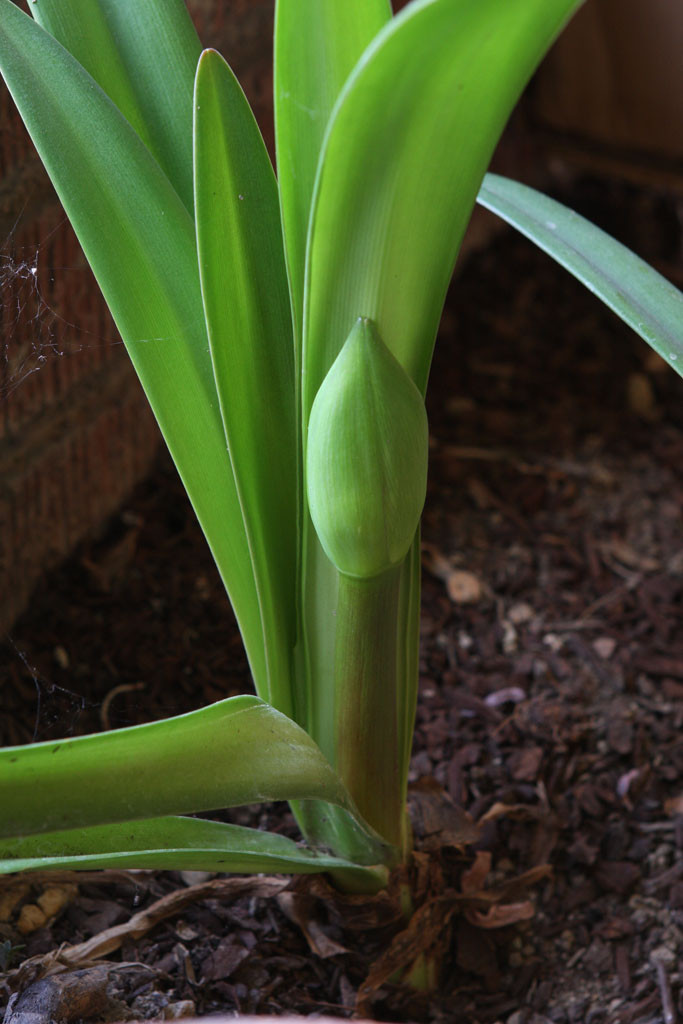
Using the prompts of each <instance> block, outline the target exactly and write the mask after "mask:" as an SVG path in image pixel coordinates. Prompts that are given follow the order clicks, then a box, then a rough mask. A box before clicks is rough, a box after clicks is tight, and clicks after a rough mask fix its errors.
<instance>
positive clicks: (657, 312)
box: [477, 174, 683, 376]
mask: <svg viewBox="0 0 683 1024" xmlns="http://www.w3.org/2000/svg"><path fill="white" fill-rule="evenodd" d="M477 201H478V202H479V203H481V205H482V206H485V207H486V208H487V209H489V210H492V211H493V212H494V213H497V214H498V216H499V217H502V218H503V220H506V221H507V222H508V224H512V226H513V227H515V228H517V230H518V231H521V232H522V234H523V235H526V236H527V238H530V239H531V240H532V242H535V243H536V244H537V245H538V246H539V247H540V248H541V249H543V251H544V252H547V253H548V255H549V256H552V258H553V259H554V260H556V261H557V262H558V263H559V264H560V265H561V266H563V267H564V268H565V270H568V271H569V272H570V274H573V275H574V277H576V278H578V280H579V281H581V282H582V283H583V284H585V285H586V287H587V288H588V289H589V290H590V291H592V292H593V293H594V294H595V295H597V296H598V297H599V298H601V299H602V301H603V302H604V303H605V304H606V305H607V306H609V308H610V309H611V310H613V311H614V312H615V313H616V314H617V316H618V317H620V318H621V319H622V320H623V321H624V322H625V323H627V324H628V325H629V326H630V327H632V328H633V330H634V331H635V332H636V333H637V334H639V335H640V336H641V338H644V339H645V341H646V342H647V343H648V344H649V345H651V346H652V348H654V349H655V351H657V352H658V353H659V355H660V356H662V358H663V359H665V360H666V362H667V363H668V364H669V366H672V367H673V369H674V370H676V372H677V373H679V374H680V375H681V376H683V293H681V292H680V291H679V290H678V288H675V287H674V285H672V284H670V283H669V281H667V280H666V278H664V277H662V275H661V274H658V273H657V271H656V270H653V269H652V267H650V266H648V264H647V263H645V262H644V261H643V260H641V259H640V257H638V256H636V255H635V253H633V252H631V250H630V249H627V248H626V246H624V245H622V244H621V243H620V242H617V241H616V240H615V239H614V238H612V237H611V236H610V235H608V234H606V233H605V232H604V231H602V230H601V229H600V228H598V227H596V226H595V225H594V224H591V222H590V221H588V220H585V219H584V218H583V217H581V216H579V214H578V213H574V211H573V210H569V209H568V208H567V207H566V206H563V205H562V204H561V203H558V202H556V201H555V200H554V199H550V198H549V197H548V196H545V195H543V194H542V193H541V192H536V191H535V190H534V189H532V188H528V187H527V186H526V185H521V184H520V183H519V182H516V181H510V180H509V179H508V178H501V177H500V176H499V175H497V174H487V175H486V177H485V178H484V184H483V185H482V187H481V190H480V192H479V196H478V200H477Z"/></svg>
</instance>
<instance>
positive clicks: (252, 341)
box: [194, 50, 297, 715]
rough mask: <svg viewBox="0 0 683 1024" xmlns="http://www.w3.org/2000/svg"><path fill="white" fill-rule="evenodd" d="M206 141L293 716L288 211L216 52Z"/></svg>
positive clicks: (205, 72)
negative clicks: (284, 217)
mask: <svg viewBox="0 0 683 1024" xmlns="http://www.w3.org/2000/svg"><path fill="white" fill-rule="evenodd" d="M194 139H195V206H196V222H197V246H198V252H199V270H200V276H201V285H202V296H203V300H204V311H205V316H206V323H207V327H208V333H209V342H210V345H211V356H212V359H213V367H214V374H215V379H216V384H217V388H218V396H219V399H220V406H221V414H222V416H223V423H224V425H225V433H226V436H227V439H228V447H229V449H230V458H231V460H232V466H233V470H234V474H235V480H236V484H237V491H238V494H239V497H240V501H241V505H242V512H243V517H244V522H245V525H246V532H247V538H248V541H249V549H250V553H251V560H252V565H253V571H254V577H255V580H256V588H257V591H258V596H259V601H260V605H261V615H262V619H263V624H264V637H265V645H266V651H265V653H266V660H267V666H268V687H267V689H264V690H261V691H259V692H261V696H263V697H265V698H267V699H268V700H269V701H271V703H273V704H274V705H275V706H276V707H278V708H279V709H280V710H281V711H284V712H285V714H290V715H291V714H292V700H291V685H290V671H291V657H292V650H293V648H294V642H295V638H296V617H295V610H296V598H295V593H296V556H297V522H296V517H297V509H296V500H297V499H296V494H297V458H296V427H295V420H294V416H295V399H294V349H293V340H292V333H291V316H290V307H289V294H288V289H287V274H286V271H285V260H284V250H283V243H282V230H281V227H280V210H279V205H278V194H277V184H276V182H275V175H274V174H273V169H272V167H271V164H270V160H269V158H268V153H267V151H266V148H265V145H264V143H263V140H262V138H261V134H260V132H259V129H258V126H257V124H256V121H255V120H254V117H253V115H252V113H251V110H250V108H249V104H248V103H247V100H246V97H245V95H244V93H243V92H242V90H241V88H240V86H239V83H238V82H237V80H236V78H235V77H234V75H233V74H232V72H231V70H230V68H229V67H228V65H227V64H226V63H225V61H224V60H223V58H222V57H221V56H220V54H218V53H216V52H215V50H207V51H206V52H205V53H204V54H203V56H202V58H201V60H200V62H199V67H198V69H197V81H196V91H195V125H194Z"/></svg>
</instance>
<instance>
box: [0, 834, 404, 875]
mask: <svg viewBox="0 0 683 1024" xmlns="http://www.w3.org/2000/svg"><path fill="white" fill-rule="evenodd" d="M57 868H60V869H65V870H76V871H86V870H97V869H99V868H126V869H132V868H151V869H155V870H173V871H218V872H226V871H229V872H232V873H236V874H257V873H258V872H263V871H268V872H271V871H275V872H279V873H283V874H284V873H286V874H290V873H292V874H317V873H319V872H323V871H325V872H331V873H333V874H334V875H335V876H336V877H338V879H339V881H340V882H342V883H343V884H344V886H345V888H346V889H347V891H348V889H349V888H353V889H354V890H356V891H360V890H362V891H370V892H373V891H376V890H377V889H379V888H381V887H382V886H383V885H385V884H386V880H387V869H386V868H382V867H378V868H374V867H360V866H358V865H356V864H352V863H351V862H350V861H347V860H344V859H343V858H340V857H333V856H332V855H331V854H327V853H318V852H317V851H315V850H308V849H306V848H305V847H301V846H298V845H297V844H296V843H295V842H293V841H292V840H291V839H287V838H286V837H285V836H280V835H276V834H275V833H273V832H259V831H258V830H257V829H253V828H243V827H242V826H240V825H226V824H223V823H222V822H217V821H203V820H201V819H199V818H179V817H165V818H150V819H147V820H144V821H132V822H130V821H128V822H123V823H121V824H118V825H102V826H99V827H97V826H96V827H93V828H85V829H70V830H67V831H61V832H49V833H46V834H44V835H39V836H27V837H25V838H21V839H4V840H2V839H0V874H7V873H9V872H14V871H45V870H47V869H50V870H53V869H57Z"/></svg>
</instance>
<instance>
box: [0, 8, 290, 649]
mask: <svg viewBox="0 0 683 1024" xmlns="http://www.w3.org/2000/svg"><path fill="white" fill-rule="evenodd" d="M189 7H190V9H191V11H192V15H193V17H194V19H195V22H196V24H197V28H198V30H199V33H200V36H201V38H202V41H203V42H204V43H205V44H206V45H210V46H215V47H216V48H217V49H219V50H220V51H221V52H222V53H223V54H224V55H225V56H226V58H227V59H228V60H229V61H230V63H231V64H232V66H233V68H234V70H235V72H236V73H237V75H238V77H239V78H240V81H241V82H242V84H243V87H244V89H245V91H246V92H247V95H248V96H249V98H250V100H251V102H252V104H253V106H254V108H255V111H256V114H257V117H259V119H260V120H261V123H262V124H263V126H264V132H265V135H266V139H267V141H268V143H269V144H270V145H271V147H272V136H273V130H272V112H271V102H270V96H271V92H272V78H271V71H270V66H271V36H272V7H273V0H231V3H229V4H227V3H224V2H216V0H190V3H189ZM159 444H160V436H159V432H158V430H157V427H156V424H155V422H154V419H153V417H152V415H151V413H150V411H149V409H148V407H147V403H146V400H145V398H144V395H143V393H142V390H141V388H140V386H139V384H138V382H137V378H136V377H135V374H134V373H133V371H132V369H131V366H130V364H129V362H128V357H127V355H126V352H125V349H124V348H123V346H122V345H121V344H120V341H119V339H118V337H117V334H116V330H115V328H114V326H113V324H112V321H111V318H110V317H109V314H108V312H107V309H106V307H105V305H104V303H103V301H102V299H101V297H100V295H99V291H98V289H97V286H96V284H95V282H94V280H93V278H92V275H91V274H90V271H89V269H88V268H87V266H86V264H85V260H84V258H83V255H82V253H81V251H80V248H79V246H78V243H77V241H76V239H75V237H74V235H73V232H72V231H71V228H70V227H69V225H68V223H67V222H66V219H65V216H64V213H63V211H62V209H61V206H60V204H59V202H58V200H57V198H56V196H55V194H54V191H53V190H52V187H51V185H50V183H49V181H48V179H47V176H46V175H45V173H44V171H43V169H42V166H41V164H40V161H39V160H38V158H37V156H36V155H35V153H34V151H33V147H32V145H31V141H30V139H29V138H28V135H27V133H26V131H25V129H24V127H23V125H22V123H21V121H20V119H19V117H18V115H17V114H16V112H15V110H14V106H13V104H12V101H11V99H10V97H9V95H8V93H7V90H6V89H5V87H4V85H3V84H2V83H1V82H0V633H2V632H4V631H5V630H7V629H8V628H9V627H10V625H11V623H12V622H13V620H14V619H15V617H16V616H17V615H18V614H19V613H20V612H21V611H22V610H23V608H24V607H25V606H26V604H27V602H28V601H29V599H30V595H31V591H32V589H33V587H34V585H35V583H36V581H37V579H38V578H39V577H40V576H41V575H42V574H43V573H44V572H45V571H46V570H47V569H49V568H50V567H51V566H54V565H55V564H57V563H58V562H59V561H60V560H62V559H63V558H64V557H65V556H66V555H67V554H68V553H69V552H70V551H71V550H72V549H73V547H74V545H75V544H76V543H77V542H78V541H79V540H80V539H81V538H82V537H84V536H85V535H87V534H88V533H91V532H93V531H96V530H97V528H98V527H100V526H101V524H102V523H103V521H104V520H105V519H106V518H107V516H109V515H110V514H112V513H113V512H114V511H115V510H116V509H117V508H118V507H119V506H120V504H121V503H122V502H123V501H124V500H125V497H126V495H127V494H128V493H129V492H130V490H131V488H132V487H133V486H134V485H135V483H137V482H138V481H139V480H140V479H142V478H143V477H144V476H145V474H146V473H147V471H148V469H149V466H150V463H151V461H152V459H153V457H154V455H155V453H156V451H157V450H158V447H159Z"/></svg>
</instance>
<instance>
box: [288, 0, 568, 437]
mask: <svg viewBox="0 0 683 1024" xmlns="http://www.w3.org/2000/svg"><path fill="white" fill-rule="evenodd" d="M579 3H580V0H506V2H505V3H504V4H502V3H501V2H500V0H416V2H414V3H411V4H409V5H408V6H407V7H406V8H405V9H404V10H403V11H402V12H401V14H399V15H398V16H397V17H395V18H394V19H393V20H392V21H391V22H390V23H389V24H388V25H387V26H386V27H385V28H384V29H383V30H382V31H381V32H380V33H379V35H378V36H377V37H376V38H375V40H374V42H373V43H372V44H371V45H370V46H369V47H368V49H367V50H366V51H365V53H364V54H363V56H362V58H361V60H360V61H359V63H358V64H357V65H356V68H355V70H354V71H353V73H352V75H351V77H350V78H349V80H348V81H347V84H346V86H345V87H344V89H343V92H342V94H341V96H340V98H339V101H338V103H337V106H336V109H335V111H334V113H333V115H332V119H331V122H330V126H329V131H328V134H327V137H326V140H325V145H324V150H323V154H322V157H321V161H320V165H319V170H318V176H317V181H316V188H315V196H314V199H313V213H312V221H311V230H310V237H309V244H308V251H307V270H306V275H307V277H306V288H307V295H308V298H307V304H306V310H305V314H304V377H305V385H304V389H305V390H304V396H303V408H304V417H306V416H307V415H308V412H309V410H310V407H311V403H312V401H313V398H314V396H315V393H316V392H317V390H318V388H319V386H320V384H321V382H322V380H323V377H324V376H325V374H326V372H327V370H328V369H329V367H330V365H331V363H332V361H333V360H334V358H335V357H336V355H337V353H338V352H339V350H340V348H341V346H342V344H343V343H344V340H345V339H346V337H347V336H348V334H349V331H350V330H351V327H352V326H353V323H354V322H355V320H356V318H357V317H358V316H366V317H369V318H370V319H371V320H373V321H374V322H375V323H376V324H377V328H378V330H379V332H380V334H381V336H382V338H383V339H384V340H385V343H386V344H387V345H388V346H389V348H390V349H391V350H392V351H393V353H394V355H395V356H396V358H397V359H398V360H399V362H401V363H402V365H403V366H404V368H405V369H406V370H407V371H408V372H409V373H410V375H411V376H412V377H413V379H414V380H415V383H416V384H417V385H418V387H419V388H420V390H424V388H425V386H426V381H427V374H428V370H429V364H430V360H431V354H432V348H433V342H434V338H435V335H436V329H437V326H438V323H439V319H440V316H441V310H442V306H443V301H444V297H445V293H446V288H447V286H448V283H449V281H450V277H451V273H452V270H453V265H454V263H455V258H456V255H457V252H458V248H459V246H460V242H461V239H462V235H463V232H464V229H465V227H466V224H467V222H468V220H469V217H470V213H471V211H472V208H473V206H474V202H475V199H476V195H477V191H478V189H479V185H480V183H481V179H482V177H483V174H484V171H485V169H486V165H487V164H488V162H489V160H490V157H491V154H492V152H493V149H494V147H495V145H496V143H497V141H498V138H499V137H500V134H501V132H502V129H503V126H504V125H505V122H506V120H507V118H508V116H509V114H510V111H511V110H512V107H513V105H514V104H515V102H516V100H517V98H518V96H519V94H520V92H521V90H522V88H523V86H524V84H525V83H526V81H527V80H528V78H529V76H530V74H531V73H532V71H533V70H534V68H535V67H536V65H537V63H538V62H539V60H540V59H541V57H542V56H543V54H544V53H545V51H546V50H547V48H548V46H549V45H550V43H551V41H552V39H553V38H554V36H555V35H556V34H557V32H558V31H559V29H560V28H561V26H562V24H563V23H564V22H565V21H566V19H567V17H568V16H569V15H570V14H571V12H572V11H573V10H574V9H575V8H576V7H577V6H579Z"/></svg>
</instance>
